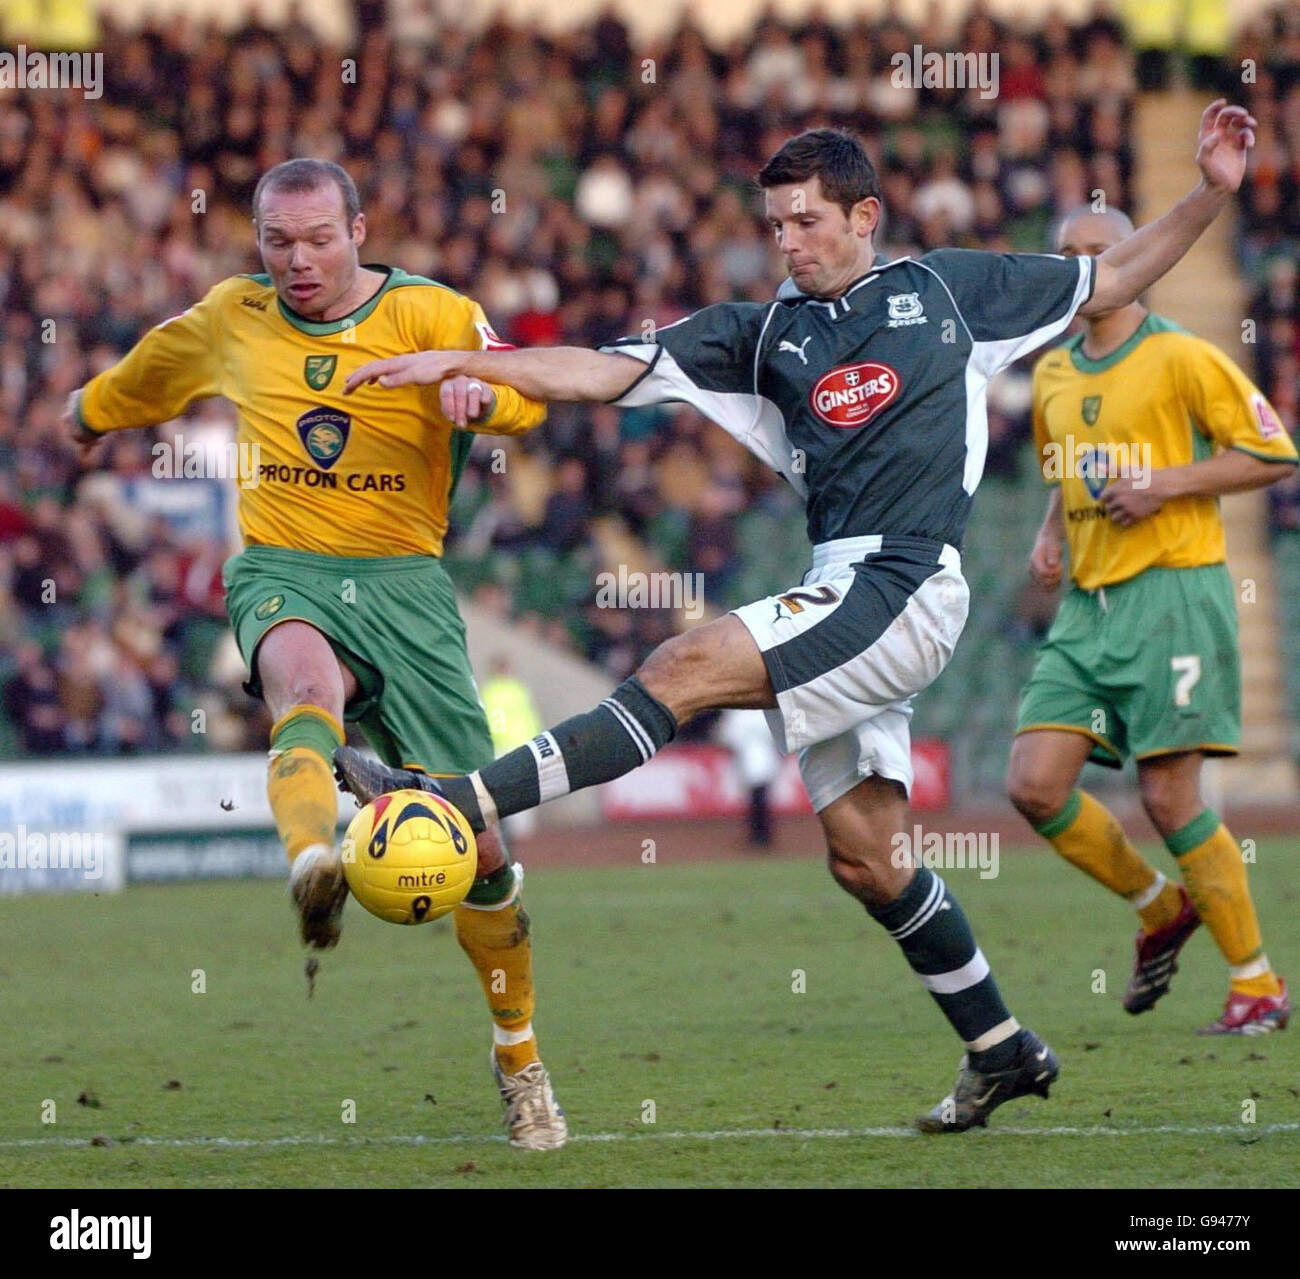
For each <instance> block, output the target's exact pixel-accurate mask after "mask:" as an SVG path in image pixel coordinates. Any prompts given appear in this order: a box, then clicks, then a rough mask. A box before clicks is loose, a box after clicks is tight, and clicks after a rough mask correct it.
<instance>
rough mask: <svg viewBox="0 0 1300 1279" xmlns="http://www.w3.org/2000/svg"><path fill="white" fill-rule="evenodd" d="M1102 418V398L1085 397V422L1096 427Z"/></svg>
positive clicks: (1097, 396) (1096, 396) (1094, 396)
mask: <svg viewBox="0 0 1300 1279" xmlns="http://www.w3.org/2000/svg"><path fill="white" fill-rule="evenodd" d="M1100 416H1101V396H1100V395H1085V396H1084V397H1083V420H1084V421H1085V422H1086V423H1087V424H1088V425H1089V426H1096V425H1097V419H1098V418H1099V417H1100Z"/></svg>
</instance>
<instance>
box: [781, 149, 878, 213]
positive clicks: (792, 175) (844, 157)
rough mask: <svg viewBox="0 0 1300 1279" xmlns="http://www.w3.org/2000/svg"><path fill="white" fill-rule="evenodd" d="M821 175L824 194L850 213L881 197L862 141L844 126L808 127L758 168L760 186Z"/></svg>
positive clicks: (872, 166) (782, 184) (874, 171)
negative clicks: (865, 201)
mask: <svg viewBox="0 0 1300 1279" xmlns="http://www.w3.org/2000/svg"><path fill="white" fill-rule="evenodd" d="M810 178H820V179H821V184H822V193H823V194H824V195H825V196H826V198H827V199H828V200H833V201H834V202H835V203H836V204H838V205H839V206H840V208H841V209H843V210H844V212H845V214H846V215H847V214H848V212H849V210H850V209H852V208H853V206H854V205H855V204H857V203H858V201H860V200H865V199H867V198H868V196H875V198H876V199H877V200H879V199H880V182H879V180H878V179H877V177H876V169H875V166H874V165H873V164H872V163H871V161H870V159H868V157H867V153H866V151H864V150H863V148H862V143H861V142H859V141H858V140H857V138H855V137H854V136H853V135H852V134H851V133H846V132H845V131H844V130H843V129H809V130H807V132H805V133H800V134H797V135H796V136H795V137H793V138H791V139H790V140H789V141H788V142H786V143H785V144H784V145H783V146H782V147H781V149H780V150H779V151H777V153H776V154H775V155H774V156H773V157H772V158H771V159H770V160H769V161H768V162H767V163H766V164H765V165H764V166H763V167H762V169H761V170H759V174H758V185H759V186H761V187H763V188H764V189H766V188H767V187H779V186H786V185H788V184H789V183H791V182H807V181H808V180H809V179H810Z"/></svg>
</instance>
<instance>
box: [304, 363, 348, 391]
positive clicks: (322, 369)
mask: <svg viewBox="0 0 1300 1279" xmlns="http://www.w3.org/2000/svg"><path fill="white" fill-rule="evenodd" d="M338 362H339V357H338V356H337V355H309V356H308V357H307V361H306V363H305V364H304V365H303V368H302V376H303V379H304V380H305V381H306V383H307V385H308V386H309V387H311V389H312V390H313V391H323V390H324V389H325V388H326V387H327V386H329V384H330V379H331V378H332V377H333V376H334V367H335V365H337V364H338Z"/></svg>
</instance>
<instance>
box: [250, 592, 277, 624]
mask: <svg viewBox="0 0 1300 1279" xmlns="http://www.w3.org/2000/svg"><path fill="white" fill-rule="evenodd" d="M283 607H284V596H283V595H272V596H271V598H270V599H269V600H263V601H262V602H261V603H260V604H259V605H258V606H257V607H256V608H255V609H254V610H253V616H254V617H255V618H257V620H258V621H259V622H264V621H266V619H267V618H268V617H274V616H275V615H276V614H277V613H278V612H279V611H280V610H281V609H282V608H283Z"/></svg>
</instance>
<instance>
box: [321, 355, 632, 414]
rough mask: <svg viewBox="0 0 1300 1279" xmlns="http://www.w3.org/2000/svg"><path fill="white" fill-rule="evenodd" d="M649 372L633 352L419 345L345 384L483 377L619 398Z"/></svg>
mask: <svg viewBox="0 0 1300 1279" xmlns="http://www.w3.org/2000/svg"><path fill="white" fill-rule="evenodd" d="M644 372H645V365H644V364H643V363H642V362H641V361H640V360H638V359H635V358H633V357H632V356H630V355H606V354H604V353H603V352H600V351H588V350H587V349H586V348H585V347H579V346H553V347H544V348H539V349H536V350H527V351H417V352H415V353H414V354H412V355H397V356H394V357H393V358H392V359H388V360H372V361H371V362H370V363H369V364H363V365H362V366H361V367H360V368H359V369H357V370H356V371H355V372H354V373H352V375H351V376H350V377H349V378H348V380H347V381H346V382H345V383H344V385H343V390H344V393H345V394H351V393H352V392H353V391H355V390H356V389H357V387H359V386H365V385H367V384H369V383H376V384H378V385H379V386H385V387H390V386H406V385H407V384H408V383H418V384H420V385H425V386H428V385H432V384H433V383H435V382H443V381H446V380H447V379H449V378H456V377H461V376H464V377H471V378H481V379H482V380H483V381H484V382H494V383H496V384H498V385H500V386H512V387H514V389H515V390H516V391H518V392H519V393H520V394H521V395H526V396H527V397H528V398H529V399H530V400H551V401H566V400H567V401H595V402H604V401H606V400H616V399H618V397H619V396H620V395H622V394H623V392H624V391H626V390H627V389H628V388H629V387H630V386H631V385H632V383H633V382H635V381H636V380H637V378H639V377H640V376H641V375H642V374H643V373H644Z"/></svg>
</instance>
